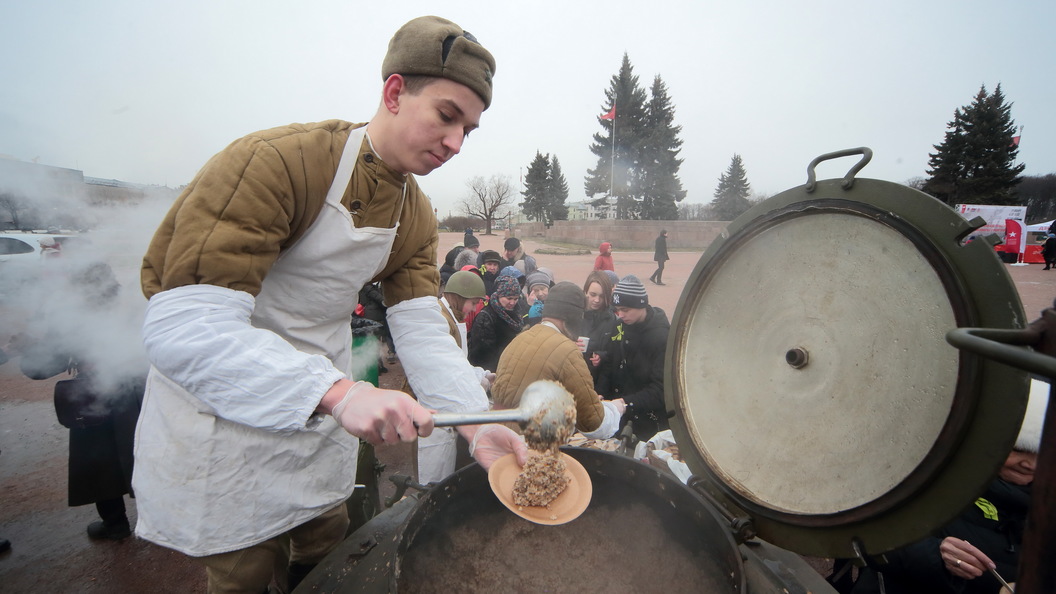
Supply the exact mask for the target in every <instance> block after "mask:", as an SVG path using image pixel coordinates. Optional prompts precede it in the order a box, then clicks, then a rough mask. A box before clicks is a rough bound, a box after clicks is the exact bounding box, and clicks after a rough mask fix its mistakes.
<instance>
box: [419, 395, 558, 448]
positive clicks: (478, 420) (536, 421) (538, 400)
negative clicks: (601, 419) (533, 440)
mask: <svg viewBox="0 0 1056 594" xmlns="http://www.w3.org/2000/svg"><path fill="white" fill-rule="evenodd" d="M570 406H571V407H573V408H574V406H575V405H574V403H573V400H572V395H571V394H569V393H568V390H566V389H565V388H564V386H562V385H561V384H559V383H557V382H552V381H549V380H538V381H534V382H532V383H531V384H529V385H528V387H527V388H525V389H524V394H522V395H521V406H520V407H518V408H510V409H504V410H488V411H482V412H477V413H436V414H434V415H433V425H434V426H435V427H453V426H456V425H482V424H484V423H510V422H512V423H518V424H520V426H521V428H522V429H524V430H525V432H526V434H534V435H537V436H538V439H539V440H541V441H543V442H549V443H554V442H559V441H563V439H567V438H568V436H570V435H572V432H573V431H574V430H575V416H571V418H568V417H569V415H566V414H565V411H566V410H567V409H568V407H570ZM540 413H541V414H540ZM562 436H563V438H562ZM559 445H563V443H561V444H559Z"/></svg>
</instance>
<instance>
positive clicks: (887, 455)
mask: <svg viewBox="0 0 1056 594" xmlns="http://www.w3.org/2000/svg"><path fill="white" fill-rule="evenodd" d="M852 154H861V155H863V158H862V159H861V160H860V161H859V162H858V164H857V165H856V166H855V167H854V168H852V169H851V171H850V172H849V173H848V174H847V176H846V177H845V178H843V179H833V180H826V181H821V182H815V181H814V167H815V166H816V165H817V164H818V163H819V162H820V161H822V160H826V159H830V158H834V157H838V156H848V155H852ZM870 157H871V151H869V150H868V149H852V150H850V151H842V152H839V153H832V154H830V155H823V156H822V157H819V158H818V159H816V160H815V161H814V162H813V163H811V164H810V166H809V167H808V183H807V184H806V185H804V186H799V187H796V188H792V189H790V190H788V191H785V192H783V193H781V194H778V195H777V196H774V197H773V198H770V199H769V200H766V201H765V202H763V203H761V204H759V205H756V206H755V207H753V208H752V209H751V210H749V211H748V212H747V213H745V214H744V215H742V216H741V217H739V218H738V219H737V220H735V221H733V222H732V223H731V224H730V226H729V228H728V229H727V233H725V234H723V236H722V237H720V238H718V239H716V241H715V242H714V243H713V244H712V245H711V246H710V247H709V248H708V250H707V251H706V252H705V253H704V255H703V256H702V257H701V259H700V261H699V262H698V263H697V265H696V267H695V269H694V271H693V273H692V275H691V277H690V278H689V279H688V281H687V283H686V287H685V289H684V290H683V292H682V296H681V298H680V300H679V304H678V307H677V309H676V311H675V314H674V317H673V319H672V324H671V328H672V330H671V337H670V340H669V341H668V350H667V361H668V365H667V370H666V377H665V380H666V388H667V394H666V400H667V407H668V410H669V412H670V413H672V414H673V415H674V416H673V417H672V419H671V426H672V429H673V431H674V433H675V437H676V440H677V442H678V444H679V449H680V452H681V454H682V456H683V458H684V459H685V461H686V463H687V464H688V465H689V467H690V468H691V469H692V470H693V472H694V473H695V474H696V475H697V476H698V477H701V478H702V479H703V480H702V481H701V483H700V484H701V486H702V487H703V488H704V489H705V490H706V491H707V492H708V493H709V494H710V495H712V496H713V498H715V499H716V500H717V501H718V502H719V504H720V505H722V507H724V508H725V509H726V511H727V512H728V513H729V514H730V515H731V517H739V518H741V522H740V523H741V524H743V523H744V522H750V523H751V527H752V532H754V533H757V534H758V536H759V537H761V538H763V539H764V540H767V541H769V542H772V543H774V544H777V545H778V546H782V547H784V548H787V549H790V550H793V551H796V552H798V553H801V554H805V555H815V556H822V557H855V556H859V555H876V554H880V553H883V552H886V551H889V550H891V549H894V548H897V547H899V546H902V545H904V544H907V543H909V542H913V541H915V540H917V539H919V538H921V537H923V536H925V535H926V534H928V533H929V532H930V531H931V530H933V529H935V528H937V527H939V526H941V525H943V524H945V523H946V522H947V521H949V520H950V519H952V517H953V516H955V515H956V514H957V513H958V512H959V511H960V510H962V509H963V508H964V507H965V506H967V505H969V504H970V503H971V502H972V501H973V500H974V499H975V498H976V497H977V496H978V494H979V493H981V492H982V491H983V489H984V488H985V486H986V485H987V484H988V483H989V481H990V480H991V479H992V478H993V476H994V475H995V473H996V471H997V469H998V467H999V466H1000V465H1001V463H1002V462H1003V461H1004V459H1005V457H1006V456H1007V454H1008V452H1009V451H1011V449H1012V445H1013V443H1014V442H1015V438H1016V434H1017V431H1018V429H1019V424H1020V421H1021V420H1022V418H1023V411H1024V409H1025V406H1026V395H1027V389H1028V379H1029V378H1028V377H1027V375H1026V373H1024V372H1022V371H1019V370H1015V369H1013V368H1011V367H1007V366H1004V365H1001V364H998V363H994V362H992V361H988V360H986V359H983V358H980V357H977V356H974V355H972V354H970V353H965V352H961V351H958V350H957V349H956V348H954V347H952V346H950V345H949V344H948V343H947V342H946V340H945V336H946V333H947V332H948V331H949V330H952V329H954V328H957V327H965V326H968V327H986V328H1022V327H1023V326H1024V325H1025V324H1026V321H1025V317H1024V314H1023V307H1022V304H1021V303H1020V301H1019V296H1018V294H1017V293H1016V291H1015V288H1014V286H1013V284H1012V282H1011V280H1010V279H1009V277H1008V275H1007V273H1006V271H1005V269H1004V267H1003V265H1002V264H1001V262H1000V261H999V260H998V258H997V256H996V254H995V253H994V250H993V247H992V243H991V242H989V241H987V240H985V239H984V240H977V241H974V242H971V243H968V244H962V243H961V241H962V239H963V238H964V237H966V236H967V235H968V234H969V233H970V232H971V231H972V230H973V229H974V228H977V227H978V226H979V224H978V223H980V221H973V222H972V223H969V222H967V221H965V220H964V219H963V218H962V217H961V216H960V215H958V214H957V213H955V212H954V211H953V210H952V209H950V208H949V207H947V206H946V205H945V204H942V203H940V202H939V201H937V200H935V199H934V198H932V197H930V196H928V195H926V194H923V193H921V192H918V191H916V190H913V189H911V188H909V187H906V186H903V185H900V184H894V183H889V182H884V181H878V180H872V179H855V177H854V176H855V174H856V173H857V171H858V170H859V169H861V167H862V166H864V165H865V163H866V162H868V159H869V158H870Z"/></svg>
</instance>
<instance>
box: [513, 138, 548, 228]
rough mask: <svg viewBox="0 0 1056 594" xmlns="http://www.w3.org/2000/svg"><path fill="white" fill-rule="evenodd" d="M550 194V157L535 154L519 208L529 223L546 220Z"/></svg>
mask: <svg viewBox="0 0 1056 594" xmlns="http://www.w3.org/2000/svg"><path fill="white" fill-rule="evenodd" d="M549 192H550V155H549V154H546V155H544V154H542V153H540V152H539V151H536V152H535V158H534V159H532V163H531V164H530V165H528V173H527V174H526V175H525V176H524V190H523V191H522V192H521V195H522V196H524V202H521V203H520V204H519V206H520V207H521V210H522V211H523V212H524V215H525V216H526V217H528V220H529V221H544V222H545V220H546V210H547V206H548V205H547V202H548V200H549Z"/></svg>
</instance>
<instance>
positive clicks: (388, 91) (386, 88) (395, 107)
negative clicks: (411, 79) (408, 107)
mask: <svg viewBox="0 0 1056 594" xmlns="http://www.w3.org/2000/svg"><path fill="white" fill-rule="evenodd" d="M404 88H405V87H404V81H403V76H401V75H399V74H392V75H389V78H387V79H385V84H384V85H383V86H382V88H381V102H382V103H383V104H384V105H385V109H387V110H389V112H391V113H392V114H393V115H395V114H397V113H399V111H400V94H402V93H403V90H404Z"/></svg>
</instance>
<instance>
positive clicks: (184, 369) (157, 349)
mask: <svg viewBox="0 0 1056 594" xmlns="http://www.w3.org/2000/svg"><path fill="white" fill-rule="evenodd" d="M254 303H255V300H254V299H253V296H252V295H250V294H249V293H245V292H243V291H235V290H232V289H226V288H223V287H217V286H213V285H188V286H183V287H177V288H175V289H169V290H168V291H163V292H161V293H158V294H157V295H154V296H153V297H151V299H150V301H149V302H148V304H147V311H146V316H145V319H144V321H143V344H144V346H145V347H146V351H147V358H148V359H149V360H150V363H151V364H152V365H153V366H154V367H155V368H156V369H157V370H158V371H160V372H161V373H162V374H163V375H164V376H165V377H167V378H169V379H171V380H172V381H174V382H176V383H177V384H179V385H180V386H181V387H183V389H184V390H187V392H189V393H190V394H191V395H192V396H194V397H195V398H197V399H198V400H200V401H201V402H202V403H203V404H204V405H205V407H206V409H207V410H208V411H209V412H211V413H212V414H214V415H215V416H218V417H221V418H224V419H227V420H229V421H234V422H236V423H241V424H243V425H249V426H251V427H257V428H260V429H266V430H273V431H290V430H302V429H306V428H307V427H308V426H309V417H311V415H312V414H313V413H314V412H315V408H316V407H317V406H318V405H319V401H320V400H321V399H322V397H323V395H324V394H325V393H326V391H327V390H328V389H330V387H331V386H332V385H333V384H334V382H336V381H338V380H339V379H342V378H344V377H345V376H344V374H343V373H341V372H340V371H338V370H337V369H335V368H334V366H333V364H331V362H330V360H329V359H327V358H326V357H324V356H322V355H310V354H308V353H304V352H301V351H298V350H297V349H295V348H294V347H293V345H291V344H290V343H289V342H287V341H285V340H284V339H283V338H282V337H280V336H279V335H278V334H275V333H274V332H271V331H269V330H264V329H261V328H255V327H253V326H252V325H251V324H250V316H251V315H252V313H253V307H254Z"/></svg>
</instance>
